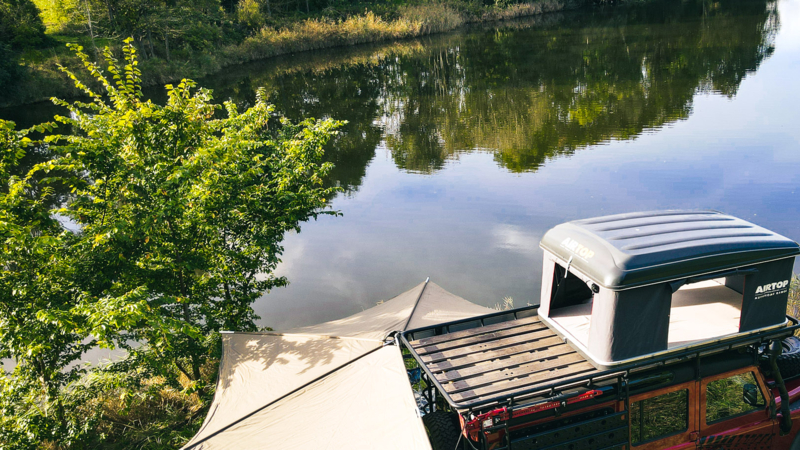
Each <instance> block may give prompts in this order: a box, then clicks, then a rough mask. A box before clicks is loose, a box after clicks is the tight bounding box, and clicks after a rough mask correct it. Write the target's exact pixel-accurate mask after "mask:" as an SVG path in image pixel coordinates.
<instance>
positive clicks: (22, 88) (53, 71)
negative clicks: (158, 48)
mask: <svg viewBox="0 0 800 450" xmlns="http://www.w3.org/2000/svg"><path fill="white" fill-rule="evenodd" d="M584 4H586V2H584V1H582V0H537V1H535V2H530V3H517V4H503V3H499V2H498V4H496V5H492V6H482V5H478V4H476V3H473V2H469V1H467V0H451V1H448V2H446V3H444V2H441V3H425V4H420V5H403V6H386V5H383V6H382V7H381V8H380V10H379V11H378V12H375V11H372V10H365V11H364V12H363V13H358V14H352V15H346V16H344V17H342V18H340V19H337V20H335V19H332V18H330V17H328V16H324V17H314V18H306V19H302V20H298V21H295V22H291V21H290V22H285V23H284V24H282V25H281V26H279V27H274V26H265V27H263V28H261V29H260V30H258V31H256V32H254V33H252V34H251V35H250V36H248V37H246V38H244V39H243V40H241V41H240V42H238V43H235V44H229V45H223V46H220V47H217V48H214V49H211V50H207V51H204V52H193V53H190V54H188V55H187V56H188V57H185V58H182V59H179V58H163V57H158V56H154V57H150V58H148V59H146V60H144V61H142V63H141V66H140V67H141V70H142V74H143V76H142V78H143V82H144V85H145V86H148V85H149V86H153V85H163V84H167V83H171V82H175V81H178V80H180V79H182V78H194V79H196V78H200V77H203V76H207V75H212V74H214V73H217V72H220V71H221V70H222V69H225V68H227V67H231V66H235V65H237V64H242V63H247V62H251V61H256V60H261V59H266V58H270V57H274V56H279V55H285V54H291V53H296V52H303V51H308V50H318V49H324V48H333V47H343V46H352V45H359V44H365V43H372V42H385V41H393V40H402V39H408V38H414V37H420V36H425V35H430V34H435V33H443V32H448V31H452V30H455V29H457V28H458V27H461V26H463V25H465V24H469V23H488V22H495V21H503V20H511V19H515V18H519V17H525V16H533V15H537V14H544V13H549V12H557V11H564V10H568V9H575V8H577V7H579V6H581V5H584ZM54 39H55V40H57V41H58V42H59V43H60V44H62V45H63V44H65V43H66V42H73V43H81V44H83V45H85V46H87V47H88V45H89V44H88V42H87V41H86V39H76V38H67V37H63V36H57V35H56V36H55V37H54ZM101 44H108V45H111V46H112V47H114V46H115V45H116V42H114V41H110V40H105V41H103V42H102V43H101ZM144 53H145V55H146V53H147V50H146V49H145V50H144ZM21 62H22V64H23V65H24V66H25V69H26V71H27V74H26V76H24V77H22V78H21V79H20V81H19V83H18V84H17V86H16V89H14V91H13V92H7V93H6V96H7V97H4V98H0V106H15V105H22V104H26V103H33V102H38V101H44V100H48V99H49V98H51V97H54V96H55V97H61V98H69V97H76V96H80V95H81V94H82V93H81V92H80V91H79V90H77V89H76V88H75V87H74V85H73V84H72V83H71V82H70V81H69V79H68V78H67V76H66V75H65V74H64V73H63V72H62V71H61V70H60V69H59V65H61V66H64V67H66V68H69V69H71V70H75V71H77V70H78V69H79V67H80V65H81V62H80V60H78V58H76V57H75V56H74V55H73V54H72V53H70V52H68V51H63V50H56V49H53V48H50V49H46V50H39V51H35V52H28V53H26V55H24V57H23V58H22V61H21ZM93 87H95V88H97V87H98V86H93Z"/></svg>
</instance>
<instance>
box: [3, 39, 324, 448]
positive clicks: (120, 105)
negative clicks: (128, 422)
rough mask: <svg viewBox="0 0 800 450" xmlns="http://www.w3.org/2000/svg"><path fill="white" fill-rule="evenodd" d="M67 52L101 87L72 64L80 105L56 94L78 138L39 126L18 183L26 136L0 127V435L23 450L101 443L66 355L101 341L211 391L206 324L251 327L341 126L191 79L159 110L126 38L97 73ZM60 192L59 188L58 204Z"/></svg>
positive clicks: (319, 204) (162, 375) (211, 330)
mask: <svg viewBox="0 0 800 450" xmlns="http://www.w3.org/2000/svg"><path fill="white" fill-rule="evenodd" d="M74 50H75V51H76V52H77V54H78V55H79V56H80V58H81V59H82V60H83V61H84V63H85V66H86V68H87V69H88V70H89V72H90V73H91V74H92V76H93V77H95V78H96V79H97V80H99V82H100V83H101V84H102V86H103V87H104V90H105V93H104V94H105V95H100V94H99V93H96V92H94V91H92V90H91V89H89V88H88V87H86V85H85V84H83V83H82V82H81V81H80V80H79V78H78V77H77V76H76V75H75V74H73V73H71V72H69V71H66V69H65V71H66V72H67V73H68V75H69V76H70V77H71V78H72V79H73V80H74V82H75V83H76V85H77V86H79V87H80V88H82V89H83V90H84V91H85V93H86V95H87V96H88V97H89V101H86V102H73V103H68V102H65V101H61V100H55V101H56V103H58V104H60V105H62V106H64V107H66V108H67V109H68V110H69V111H70V113H71V114H70V117H62V116H57V117H56V120H57V121H59V122H61V123H63V124H66V125H68V129H70V130H71V134H52V133H50V131H51V130H52V127H51V126H44V127H40V128H39V129H38V130H37V131H39V132H45V134H46V136H45V137H44V138H43V139H42V140H41V141H40V142H39V143H38V144H39V145H42V146H44V147H45V148H47V151H48V152H50V154H51V156H52V157H51V158H50V159H49V160H47V161H45V162H43V163H40V164H38V165H36V166H35V167H34V168H33V169H32V170H31V171H30V172H29V173H28V174H27V176H26V177H24V178H18V177H14V176H11V175H10V174H11V173H14V170H13V167H14V165H16V164H18V163H19V160H20V159H21V158H22V157H23V156H24V154H25V152H26V149H27V148H28V147H29V146H31V145H34V144H35V143H34V142H33V141H31V140H30V139H28V137H27V134H28V133H29V132H27V131H23V132H18V131H15V130H14V129H13V125H12V124H10V123H7V122H4V123H2V127H0V131H2V135H1V136H2V142H1V143H2V151H3V153H2V160H0V161H2V167H0V174H2V175H3V179H4V180H7V181H8V186H9V188H8V191H7V193H4V194H3V195H2V196H0V239H2V240H3V244H4V250H5V251H4V252H3V255H2V256H0V266H2V267H4V269H5V270H4V271H3V272H2V275H0V308H2V314H0V357H2V358H13V359H14V360H15V361H16V367H15V369H14V371H13V373H11V374H9V375H7V376H6V377H4V378H3V379H2V383H3V384H2V386H1V388H2V393H0V398H2V399H1V400H0V407H1V408H3V412H4V414H3V417H4V419H2V420H0V442H12V443H16V445H17V446H18V447H20V448H27V446H28V445H32V443H33V442H45V441H50V442H58V443H59V444H60V445H63V446H65V447H70V445H71V444H70V443H73V442H74V443H80V442H86V441H87V440H89V439H97V436H96V434H93V433H94V432H93V431H92V428H91V427H89V428H87V427H86V424H87V423H90V422H91V421H90V420H87V418H86V417H79V415H76V414H75V412H76V411H80V410H81V407H80V405H81V404H83V403H85V402H86V401H88V399H87V398H86V397H85V396H81V395H78V393H79V392H80V391H81V390H80V389H77V388H76V383H78V382H79V381H80V380H82V378H81V377H82V376H83V375H84V374H85V373H86V371H87V369H86V368H85V367H83V366H80V365H77V364H73V363H75V362H76V361H78V360H79V359H80V358H81V356H82V355H83V353H84V352H85V351H86V350H87V349H89V348H92V347H94V346H97V345H99V346H103V347H110V348H123V349H126V350H127V351H128V360H127V361H129V362H130V361H135V364H134V365H133V366H131V365H128V366H127V367H128V368H131V367H135V370H134V371H139V373H142V371H144V373H146V374H149V375H152V376H158V377H159V379H160V380H162V384H163V385H164V386H167V387H170V386H171V387H172V388H173V389H179V390H183V391H185V392H188V393H191V392H193V391H199V392H200V394H202V395H204V396H207V395H208V394H209V389H210V388H209V386H208V385H207V384H204V383H201V379H203V376H202V375H203V373H202V372H203V369H204V367H207V366H208V364H209V363H210V362H213V355H214V351H215V350H216V348H215V345H214V344H215V343H216V342H217V340H216V332H218V331H219V330H222V329H226V330H245V331H246V330H254V329H255V319H256V318H257V317H256V315H255V314H254V312H253V310H252V308H251V304H252V302H253V301H254V300H255V299H256V298H258V297H259V296H260V295H262V294H263V293H264V292H266V291H268V290H269V289H271V288H274V287H278V286H283V285H284V284H286V280H285V279H284V278H280V277H274V276H272V275H271V272H272V271H273V269H274V268H275V266H276V265H277V264H278V262H279V255H280V254H281V252H282V250H283V249H282V247H281V245H280V242H281V241H282V238H283V235H284V233H285V232H287V231H290V230H299V224H300V223H301V222H303V221H306V220H308V219H310V218H314V217H316V216H317V215H318V214H330V213H332V212H331V211H329V210H326V209H325V208H326V203H325V199H326V198H328V197H329V196H330V195H331V194H332V193H333V189H331V188H327V187H324V186H323V184H322V178H323V177H324V176H325V174H326V173H327V172H328V171H329V170H330V164H327V163H323V162H322V156H323V151H322V147H323V145H324V144H325V142H326V141H327V140H328V139H329V137H330V136H332V135H333V134H334V133H335V131H334V129H335V128H336V127H337V126H338V123H337V122H335V121H333V120H322V121H316V120H310V119H309V120H305V121H302V122H300V123H291V122H289V121H288V120H281V119H280V118H278V117H277V116H276V115H275V114H274V111H273V107H272V106H270V105H268V104H267V103H266V102H265V101H264V99H263V96H262V94H261V93H259V95H258V98H257V99H256V102H255V104H254V105H253V106H252V107H251V108H249V109H248V110H247V111H244V112H240V111H238V110H237V107H236V106H235V105H234V104H232V103H225V104H224V106H223V107H220V106H218V105H214V104H212V96H211V92H209V91H208V90H204V89H197V88H196V86H195V83H194V82H192V81H190V80H183V81H182V82H181V83H180V84H178V85H176V86H167V97H168V100H167V102H166V104H165V105H163V106H162V105H157V104H155V103H153V102H151V101H149V100H144V99H143V98H142V93H141V89H140V86H141V80H140V72H139V69H138V61H137V58H136V51H135V49H134V47H133V45H132V42H131V41H130V40H128V41H127V42H126V45H125V47H124V48H123V51H124V61H122V62H119V61H117V60H116V59H115V57H114V56H113V54H112V52H111V51H110V50H108V49H106V51H105V52H104V59H105V61H106V63H107V64H108V67H107V69H106V71H105V72H104V71H103V70H101V68H100V67H99V66H97V65H96V64H94V63H92V62H90V59H89V57H88V55H86V54H85V53H83V49H82V48H81V47H76V48H75V49H74ZM223 110H224V113H223ZM57 188H58V189H65V190H66V191H67V192H68V195H67V196H66V200H65V201H62V202H56V203H55V207H53V206H52V203H53V202H51V201H48V199H49V197H51V196H52V195H53V192H54V190H55V189H57ZM123 365H124V364H123ZM118 366H119V365H118ZM97 373H99V372H97ZM181 381H182V382H181ZM82 382H85V379H84V380H83V381H82ZM98 414H99V413H98ZM94 419H96V420H99V417H98V416H96V414H95V417H94Z"/></svg>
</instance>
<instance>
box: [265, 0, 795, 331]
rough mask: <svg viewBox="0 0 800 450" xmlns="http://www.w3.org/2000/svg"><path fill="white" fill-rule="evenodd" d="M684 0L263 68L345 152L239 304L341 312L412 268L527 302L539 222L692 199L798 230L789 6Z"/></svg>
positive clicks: (388, 287)
mask: <svg viewBox="0 0 800 450" xmlns="http://www.w3.org/2000/svg"><path fill="white" fill-rule="evenodd" d="M723 4H724V3H723ZM743 4H744V5H745V6H746V7H745V8H741V9H742V10H744V12H742V13H739V12H736V11H735V9H736V8H740V7H741V6H742V5H743ZM691 6H692V5H689V6H686V4H684V10H683V11H676V10H675V9H674V8H672V9H670V8H668V7H666V6H656V7H653V8H641V9H636V10H628V11H624V12H623V11H613V12H610V13H597V14H595V15H594V16H593V17H590V18H584V19H579V20H578V21H579V22H580V23H578V24H577V25H576V24H574V23H572V22H570V21H571V20H572V19H574V18H575V17H576V16H574V15H563V16H560V17H558V18H555V19H554V20H552V22H549V23H548V22H547V21H542V20H540V22H544V24H535V25H533V26H532V27H531V28H525V26H520V28H519V29H515V28H514V27H509V28H504V29H502V30H500V31H480V30H479V31H472V32H468V33H462V34H458V35H453V36H448V37H446V38H440V39H431V40H429V41H423V42H422V43H421V44H420V45H422V47H423V49H422V50H421V51H419V53H415V50H411V51H409V53H407V54H405V55H400V56H395V57H391V56H390V57H387V58H385V59H386V60H385V61H383V62H381V63H379V64H377V65H373V66H369V65H366V64H357V65H355V66H346V67H344V68H342V67H340V68H332V69H327V70H325V71H322V72H318V73H314V72H310V71H307V72H304V73H301V74H296V75H291V76H284V77H278V79H280V83H275V84H276V85H279V86H281V87H282V88H283V89H284V91H281V90H280V89H278V90H277V91H276V93H275V94H273V95H274V99H275V101H276V103H277V105H278V107H279V108H280V109H282V110H284V111H287V115H289V116H293V115H294V114H298V115H299V114H301V113H312V114H314V115H316V116H317V117H321V116H325V115H328V114H329V115H331V116H333V117H343V118H346V119H348V120H350V124H349V125H348V126H347V127H346V131H347V132H348V134H349V135H350V138H348V137H347V136H345V137H344V138H342V141H343V142H342V143H343V144H345V145H342V146H341V147H340V148H343V149H346V150H345V151H343V152H342V155H341V156H339V155H334V156H333V157H332V158H333V159H334V160H336V159H337V158H339V160H338V162H339V164H340V165H341V164H342V163H343V162H344V163H348V162H349V163H351V164H350V165H349V166H348V167H347V168H342V169H340V170H342V171H343V172H345V171H346V172H345V173H343V174H342V175H341V176H340V178H339V181H340V182H341V184H342V185H343V186H345V187H346V188H348V190H349V191H348V193H347V194H345V195H341V196H339V197H337V198H336V199H335V200H334V201H333V207H334V208H335V209H337V210H339V211H341V212H342V213H343V214H344V215H343V217H336V218H333V217H323V218H321V219H320V220H318V221H317V222H313V223H309V224H307V225H305V226H304V227H303V230H302V232H301V233H300V234H294V235H290V236H288V237H287V239H286V241H285V247H286V252H285V255H284V257H283V261H284V262H283V264H282V265H281V267H280V268H279V271H278V272H279V274H281V275H286V276H287V277H288V278H289V280H290V281H291V284H290V286H289V287H287V288H285V289H280V290H276V291H274V292H272V293H270V294H269V295H267V296H265V297H264V298H263V299H262V300H260V301H259V302H258V303H257V304H256V310H257V311H258V313H259V314H260V315H261V316H262V317H263V323H264V324H265V325H269V326H272V327H274V328H276V329H280V328H287V327H291V326H296V325H304V324H310V323H316V322H321V321H324V320H329V319H333V318H337V317H343V316H346V315H348V314H352V313H354V312H357V311H359V310H361V309H364V308H368V307H370V306H372V305H374V303H375V302H376V301H378V300H381V299H388V298H390V297H392V296H394V295H396V294H398V293H400V292H403V291H404V290H406V289H408V288H409V287H411V286H412V285H414V284H416V283H418V282H420V281H422V280H424V279H425V277H426V276H430V277H431V278H432V279H433V280H435V281H436V282H437V283H439V284H440V285H442V286H443V287H444V288H446V289H448V290H450V291H452V292H454V293H456V294H458V295H461V296H463V297H465V298H467V299H469V300H472V301H474V302H477V303H480V304H482V305H488V306H490V305H493V304H495V303H498V302H501V301H502V299H503V297H506V296H510V297H512V298H513V299H514V303H515V305H517V306H522V305H525V304H526V303H538V297H539V289H540V280H539V277H540V271H541V257H542V254H541V251H540V250H539V248H538V242H539V240H540V239H541V236H542V234H543V233H544V232H545V231H546V230H547V229H549V228H550V227H552V226H554V225H556V224H558V223H560V222H564V221H567V220H572V219H578V218H584V217H592V216H597V215H603V214H611V213H619V212H627V211H635V210H650V209H663V208H711V209H717V210H721V211H725V212H727V213H730V214H734V215H737V216H740V217H743V218H747V219H751V220H753V221H754V222H756V223H758V224H760V225H763V226H766V227H768V228H770V229H773V230H775V231H777V232H779V233H782V234H784V235H786V236H788V237H790V238H792V239H795V240H800V225H798V223H799V222H798V218H800V203H799V202H798V200H797V198H798V197H797V194H798V192H797V191H798V188H799V187H800V152H798V137H800V132H798V131H797V130H796V126H795V121H796V114H795V111H796V105H797V104H798V101H800V98H798V97H800V89H798V88H800V86H798V83H797V81H796V77H794V76H793V75H792V74H793V73H797V68H798V67H797V66H798V61H800V58H798V36H797V33H796V32H794V31H792V30H791V29H792V28H797V27H798V26H800V15H798V8H797V4H796V3H794V4H792V3H789V2H784V3H779V4H777V8H776V5H775V4H772V3H763V2H736V3H731V4H729V6H728V10H724V11H717V12H712V13H710V14H709V15H706V16H705V17H703V15H702V12H700V13H698V10H697V9H693V8H692V7H691ZM723 9H724V8H723ZM776 9H777V12H775V10H776ZM778 17H780V25H779V24H778ZM666 21H671V23H669V24H662V23H660V22H666ZM566 23H571V24H570V25H565V24H566ZM779 29H780V31H778V30H779ZM754 30H756V31H757V32H754ZM586 42H588V44H586ZM773 48H774V54H773ZM417 51H418V50H417ZM373 71H374V72H373ZM365 72H366V73H365ZM371 77H374V78H371ZM372 79H377V80H378V82H372V81H368V80H372ZM370 89H373V90H374V91H375V92H376V94H374V95H369V94H364V92H365V91H369V90H370ZM289 90H290V91H291V94H289ZM337 94H338V96H337ZM293 98H294V99H297V100H296V101H292V99H293ZM353 136H355V139H353ZM359 158H360V162H363V161H365V160H368V161H369V162H368V164H367V165H366V172H365V175H364V176H363V177H361V176H360V170H358V169H359V168H360V166H358V164H357V163H355V161H359Z"/></svg>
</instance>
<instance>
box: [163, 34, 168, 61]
mask: <svg viewBox="0 0 800 450" xmlns="http://www.w3.org/2000/svg"><path fill="white" fill-rule="evenodd" d="M164 49H165V50H166V52H167V61H169V32H168V31H165V32H164Z"/></svg>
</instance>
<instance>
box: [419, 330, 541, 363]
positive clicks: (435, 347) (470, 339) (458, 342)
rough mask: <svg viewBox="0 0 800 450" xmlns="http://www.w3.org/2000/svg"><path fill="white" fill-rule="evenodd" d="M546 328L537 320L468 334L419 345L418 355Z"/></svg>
mask: <svg viewBox="0 0 800 450" xmlns="http://www.w3.org/2000/svg"><path fill="white" fill-rule="evenodd" d="M546 329H547V325H545V324H543V323H541V322H536V323H532V324H530V325H523V326H521V327H515V328H509V329H506V330H501V331H495V332H493V333H486V334H479V335H477V336H467V337H464V338H461V339H455V340H452V341H447V342H442V343H440V344H432V345H428V346H425V347H419V348H417V349H416V350H417V354H418V355H427V354H429V353H437V352H442V351H445V350H452V349H454V348H459V347H466V346H467V345H473V344H480V343H481V342H486V341H492V340H496V339H501V338H506V337H511V336H518V335H520V334H525V333H532V332H534V331H540V330H546Z"/></svg>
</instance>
